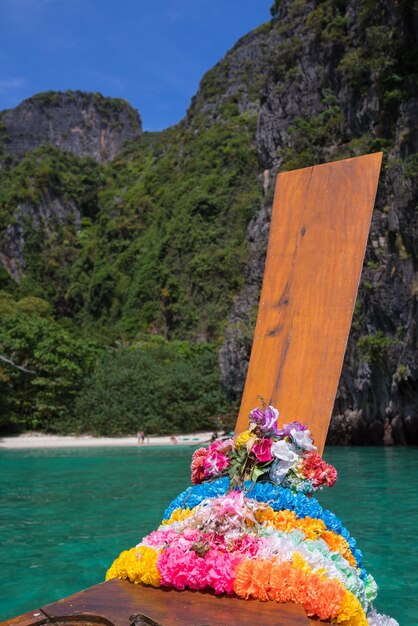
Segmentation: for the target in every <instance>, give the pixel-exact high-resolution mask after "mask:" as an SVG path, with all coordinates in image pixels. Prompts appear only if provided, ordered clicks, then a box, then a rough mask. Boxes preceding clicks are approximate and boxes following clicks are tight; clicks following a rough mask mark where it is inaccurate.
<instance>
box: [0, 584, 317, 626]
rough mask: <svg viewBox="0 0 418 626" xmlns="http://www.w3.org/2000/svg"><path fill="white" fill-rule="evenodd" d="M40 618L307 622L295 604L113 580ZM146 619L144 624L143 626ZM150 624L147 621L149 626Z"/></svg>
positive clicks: (124, 623)
mask: <svg viewBox="0 0 418 626" xmlns="http://www.w3.org/2000/svg"><path fill="white" fill-rule="evenodd" d="M41 611H42V614H43V615H44V617H45V619H44V620H43V621H42V622H41V623H39V621H38V622H37V624H38V625H39V626H41V624H47V623H49V624H50V623H51V622H54V624H57V625H60V626H61V625H64V624H65V623H69V622H71V625H69V626H75V625H79V626H94V624H96V625H97V626H130V625H131V624H133V619H132V618H133V617H134V616H135V615H143V616H144V618H145V619H144V620H143V621H142V622H141V618H139V620H138V621H137V622H136V624H137V626H139V624H141V623H142V624H144V625H145V624H147V623H152V621H154V622H156V623H157V624H158V626H176V625H178V626H236V625H237V624H240V626H254V624H258V625H259V626H271V624H274V625H275V626H309V624H310V623H311V622H310V620H309V619H308V618H307V617H306V615H305V611H304V610H303V608H302V607H301V606H300V605H296V604H281V605H278V604H276V603H275V602H259V601H258V600H247V601H244V600H241V599H240V598H236V597H225V596H222V597H220V596H215V595H214V594H212V593H205V592H199V591H189V590H185V591H176V590H174V589H162V588H160V589H154V588H153V587H145V586H143V585H134V584H132V583H130V582H128V581H126V580H118V579H116V578H115V579H113V580H109V581H108V582H106V583H102V584H101V585H95V586H94V587H90V588H89V589H86V590H85V591H81V592H79V593H76V594H75V595H73V596H70V597H68V598H64V599H63V600H59V602H54V603H53V604H49V605H47V606H43V607H42V609H41ZM31 615H32V614H26V615H25V616H22V618H27V621H25V619H22V618H15V620H16V621H13V620H10V621H9V622H3V625H2V626H6V625H7V626H12V624H13V626H15V625H16V626H17V625H19V626H34V622H32V621H31ZM147 620H149V621H148V622H147ZM151 620H152V621H151Z"/></svg>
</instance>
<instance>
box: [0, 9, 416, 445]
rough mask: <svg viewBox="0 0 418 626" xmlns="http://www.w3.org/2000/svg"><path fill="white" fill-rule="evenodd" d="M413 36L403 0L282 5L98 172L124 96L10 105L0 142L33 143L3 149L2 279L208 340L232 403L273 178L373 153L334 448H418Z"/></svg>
mask: <svg viewBox="0 0 418 626" xmlns="http://www.w3.org/2000/svg"><path fill="white" fill-rule="evenodd" d="M417 32H418V4H417V2H416V0H397V1H396V2H387V1H384V0H276V2H275V3H274V19H273V20H272V21H270V22H267V23H266V24H263V25H261V26H260V27H259V28H257V29H256V30H255V31H253V32H251V33H250V34H249V35H247V36H246V37H243V38H242V39H241V40H240V41H239V42H238V43H237V44H236V45H235V46H234V48H233V49H232V50H231V51H230V52H229V53H228V54H227V55H226V56H225V58H224V59H223V60H222V61H221V62H220V63H219V64H218V65H216V66H215V67H214V68H213V69H212V70H210V71H209V72H208V73H207V74H206V75H205V76H204V77H203V79H202V81H201V85H200V88H199V91H198V93H197V94H196V96H195V97H194V98H193V100H192V103H191V106H190V108H189V111H188V114H187V116H186V117H185V119H184V120H183V121H182V122H181V123H180V124H179V125H177V126H176V127H173V128H171V129H168V130H167V131H164V132H163V133H160V134H158V135H157V134H152V135H150V136H146V141H143V142H133V143H132V144H131V145H130V146H129V147H128V148H127V149H126V150H125V151H124V152H122V153H121V154H120V155H119V158H118V159H117V162H114V163H112V164H111V166H106V167H104V166H103V165H101V164H98V163H97V162H93V165H92V162H91V159H90V160H88V159H85V160H84V161H83V162H82V161H81V159H80V157H82V156H86V155H87V156H92V157H94V158H95V159H96V161H100V162H104V161H107V160H109V159H111V158H112V157H113V156H115V154H116V153H117V152H118V150H119V149H120V147H121V145H122V143H123V141H125V140H126V139H130V138H132V137H136V136H138V134H139V132H140V126H139V120H138V118H137V117H135V114H134V113H133V111H132V109H130V108H129V106H128V105H127V104H126V103H122V104H121V102H120V101H113V100H111V101H108V100H107V99H102V98H101V97H99V96H95V95H91V94H85V95H84V94H79V93H75V94H72V93H70V94H43V95H42V94H41V95H40V96H36V97H34V98H31V99H29V100H28V101H26V102H25V103H22V105H21V106H20V107H18V108H17V109H16V110H14V111H9V112H3V113H2V114H1V116H0V124H1V125H0V137H3V139H2V145H3V153H6V154H9V155H18V156H19V155H22V154H23V153H24V152H26V151H27V150H33V149H34V148H37V150H35V151H34V152H33V153H29V156H25V158H24V159H22V160H21V162H20V165H18V166H15V165H13V167H14V169H10V171H9V172H6V168H7V167H9V166H8V165H7V158H6V159H3V161H2V163H3V168H4V169H3V178H2V176H0V198H1V199H2V202H1V203H0V209H2V210H1V211H0V227H1V230H2V232H3V236H2V248H3V257H2V260H3V265H4V267H5V268H6V270H7V271H8V274H9V275H10V276H12V277H13V278H15V279H19V278H20V277H22V280H21V281H20V283H19V290H20V293H21V294H22V295H27V293H29V294H30V293H32V291H30V290H31V289H32V288H33V285H35V288H36V289H35V291H36V293H37V294H38V292H39V291H40V292H41V293H45V294H46V295H47V297H48V299H49V300H50V301H51V303H52V305H53V307H54V310H55V311H57V312H58V313H59V314H60V315H65V316H67V317H74V318H75V319H77V322H78V323H79V324H80V325H82V324H83V323H84V322H86V321H87V325H88V324H94V323H95V322H96V321H97V320H100V323H101V324H103V325H106V324H108V325H109V326H111V327H112V333H113V332H116V331H115V324H117V323H119V322H120V328H121V333H122V335H123V337H125V332H127V333H132V336H135V333H137V332H138V328H140V329H141V330H143V331H144V332H147V331H149V332H155V333H159V334H163V335H165V336H166V337H167V338H168V339H173V338H180V339H189V340H192V341H196V342H199V341H204V340H208V341H213V342H215V341H219V337H220V336H221V337H222V340H223V345H222V348H221V350H220V357H219V358H220V366H221V371H222V381H223V384H224V386H225V387H226V388H227V389H228V390H229V391H230V392H231V394H232V395H235V397H238V396H239V394H240V392H241V390H242V387H243V384H244V380H245V373H246V368H247V363H248V359H249V353H250V349H251V343H252V332H253V327H254V323H255V317H256V312H257V304H258V294H259V290H260V287H261V282H262V274H263V265H264V255H265V250H266V243H267V240H268V232H269V218H270V211H271V204H272V198H273V186H274V181H275V178H276V174H277V172H279V171H282V170H289V169H294V168H298V167H305V166H308V165H312V164H315V163H321V162H324V161H331V160H334V159H339V158H344V157H350V156H356V155H360V154H364V153H369V152H375V151H377V150H383V151H384V154H385V157H384V164H383V171H382V176H381V182H380V186H379V190H378V196H377V200H376V208H375V212H374V216H373V221H372V227H371V233H370V237H369V242H368V247H367V252H366V258H365V264H364V269H363V276H362V281H361V285H360V290H359V296H358V300H357V304H356V308H355V315H354V320H353V325H352V330H351V335H350V339H349V344H348V349H347V353H346V359H345V364H344V368H343V373H342V376H341V381H340V385H339V389H338V394H337V399H336V403H335V407H334V416H333V419H332V423H331V428H330V433H329V441H330V442H332V443H338V444H343V443H356V444H357V443H358V444H363V443H371V444H382V443H385V444H392V443H395V444H403V443H411V444H413V443H415V444H416V443H418V352H417V342H418V336H417V299H418V211H417V207H418V93H417V91H418V90H417V85H418V45H417V38H418V37H417ZM115 102H116V103H117V104H115ZM45 138H46V139H47V140H45ZM47 142H48V143H53V145H54V146H55V148H53V149H52V148H51V149H49V148H48V149H47V148H39V147H38V146H40V145H41V144H43V143H47ZM57 148H60V149H62V150H69V151H72V152H73V153H74V154H75V155H76V156H73V155H70V154H68V153H59V152H60V151H59V150H57ZM51 150H52V151H51ZM54 151H55V152H54ZM58 153H59V154H58ZM9 160H11V161H13V162H14V161H15V159H13V158H12V159H9ZM106 168H107V169H106ZM110 171H111V172H110ZM1 173H2V172H1V169H0V174H1ZM109 173H110V175H109ZM16 181H17V182H16ZM109 181H110V182H109ZM0 260H1V259H0ZM244 261H245V263H244ZM244 264H245V268H244V270H242V267H243V265H244ZM34 268H35V269H34ZM242 273H243V274H244V280H242ZM45 276H46V279H45ZM25 285H26V286H25ZM25 289H26V291H25ZM227 310H229V311H230V313H229V317H228V319H227V320H225V317H226V315H227V313H226V311H227ZM109 335H111V333H109ZM302 392H303V390H301V393H302ZM295 417H297V416H295Z"/></svg>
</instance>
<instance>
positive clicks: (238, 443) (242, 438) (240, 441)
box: [234, 430, 255, 448]
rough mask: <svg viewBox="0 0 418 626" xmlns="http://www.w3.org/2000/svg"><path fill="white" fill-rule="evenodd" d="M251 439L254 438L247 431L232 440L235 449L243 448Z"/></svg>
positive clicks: (252, 434)
mask: <svg viewBox="0 0 418 626" xmlns="http://www.w3.org/2000/svg"><path fill="white" fill-rule="evenodd" d="M253 437H255V435H254V433H251V432H250V431H249V430H244V431H243V432H242V433H240V434H239V435H238V436H237V437H236V438H235V440H234V443H235V447H236V448H241V447H242V446H245V444H246V443H247V441H249V440H250V439H252V438H253Z"/></svg>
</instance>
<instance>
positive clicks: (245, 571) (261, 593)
mask: <svg viewBox="0 0 418 626" xmlns="http://www.w3.org/2000/svg"><path fill="white" fill-rule="evenodd" d="M272 565H273V563H272V561H271V560H265V559H256V560H254V561H253V560H249V559H246V560H245V561H242V562H241V563H240V564H239V565H238V567H237V569H236V570H235V581H234V591H235V593H236V594H237V596H240V598H245V599H248V598H249V597H251V596H252V597H253V598H258V599H259V600H268V599H269V595H268V589H269V584H270V571H271V568H272Z"/></svg>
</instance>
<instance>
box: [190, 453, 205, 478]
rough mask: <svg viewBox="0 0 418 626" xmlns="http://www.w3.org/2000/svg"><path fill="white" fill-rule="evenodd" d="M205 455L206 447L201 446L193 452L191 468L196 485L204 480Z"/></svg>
mask: <svg viewBox="0 0 418 626" xmlns="http://www.w3.org/2000/svg"><path fill="white" fill-rule="evenodd" d="M205 456H206V448H199V449H198V450H195V451H194V452H193V456H192V464H191V467H190V469H191V470H192V483H193V484H194V485H198V484H199V483H201V482H203V480H204V478H205V468H204V467H203V461H204V459H205Z"/></svg>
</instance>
